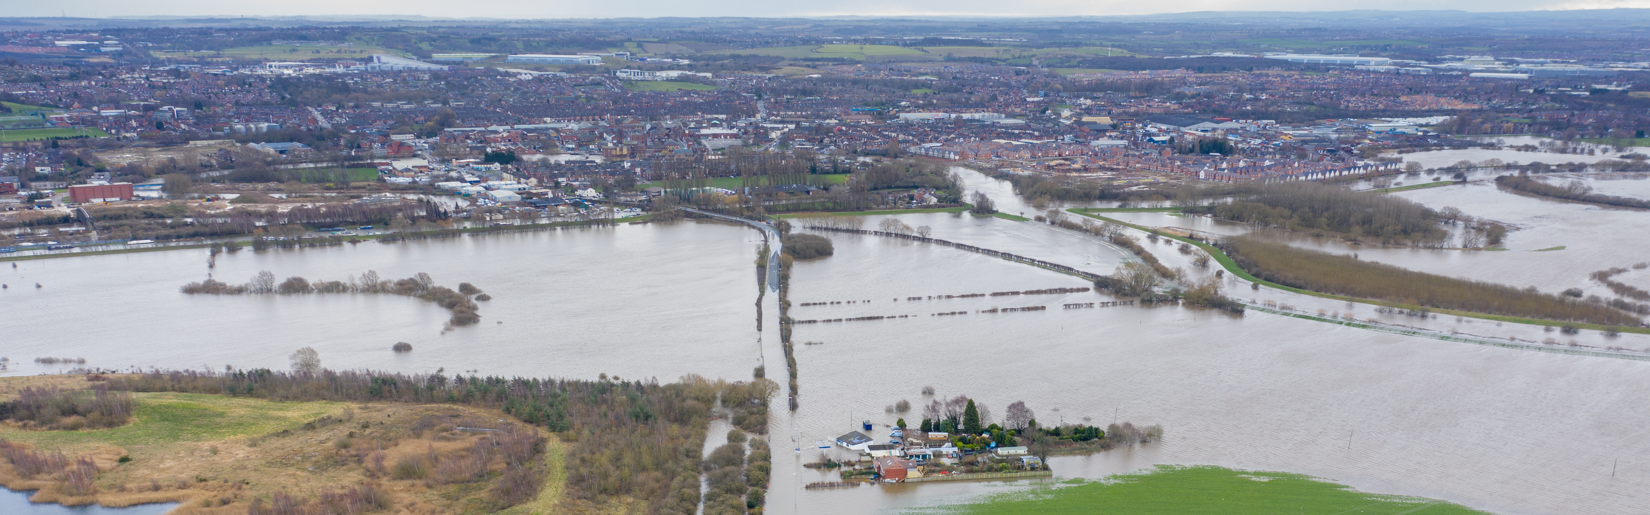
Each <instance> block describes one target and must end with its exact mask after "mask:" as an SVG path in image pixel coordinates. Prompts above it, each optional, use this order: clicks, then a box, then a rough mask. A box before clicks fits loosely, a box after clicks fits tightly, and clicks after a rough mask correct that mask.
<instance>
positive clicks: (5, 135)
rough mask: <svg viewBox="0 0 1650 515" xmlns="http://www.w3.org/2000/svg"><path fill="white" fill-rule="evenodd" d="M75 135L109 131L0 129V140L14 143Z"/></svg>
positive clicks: (103, 135) (100, 136) (101, 134)
mask: <svg viewBox="0 0 1650 515" xmlns="http://www.w3.org/2000/svg"><path fill="white" fill-rule="evenodd" d="M75 136H91V137H94V138H104V137H108V136H109V133H107V132H103V130H102V129H23V130H17V131H0V142H5V143H14V142H18V141H36V140H43V139H52V138H73V137H75Z"/></svg>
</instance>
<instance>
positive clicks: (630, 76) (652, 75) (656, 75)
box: [613, 69, 711, 81]
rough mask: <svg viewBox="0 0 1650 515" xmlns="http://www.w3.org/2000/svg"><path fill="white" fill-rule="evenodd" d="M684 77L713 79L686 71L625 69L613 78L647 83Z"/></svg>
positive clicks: (708, 75) (616, 73) (616, 72)
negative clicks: (645, 81)
mask: <svg viewBox="0 0 1650 515" xmlns="http://www.w3.org/2000/svg"><path fill="white" fill-rule="evenodd" d="M683 75H693V76H697V77H704V78H707V79H708V78H710V77H711V75H710V74H709V73H697V72H685V71H681V70H665V71H657V72H655V71H646V70H630V69H624V70H618V71H615V72H613V76H615V77H618V78H619V80H647V81H660V80H673V79H677V78H681V77H682V76H683Z"/></svg>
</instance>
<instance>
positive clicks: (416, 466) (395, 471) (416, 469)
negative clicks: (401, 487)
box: [390, 455, 430, 479]
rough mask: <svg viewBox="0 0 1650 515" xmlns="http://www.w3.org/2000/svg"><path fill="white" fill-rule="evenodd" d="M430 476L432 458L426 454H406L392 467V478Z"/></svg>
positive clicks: (422, 477)
mask: <svg viewBox="0 0 1650 515" xmlns="http://www.w3.org/2000/svg"><path fill="white" fill-rule="evenodd" d="M429 476H430V460H429V459H427V458H425V457H424V456H418V455H412V456H404V457H402V458H401V459H400V460H398V461H396V462H395V466H394V467H390V479H424V478H426V477H429Z"/></svg>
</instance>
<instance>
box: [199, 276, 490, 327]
mask: <svg viewBox="0 0 1650 515" xmlns="http://www.w3.org/2000/svg"><path fill="white" fill-rule="evenodd" d="M178 290H179V291H181V292H183V293H185V294H188V295H307V294H311V293H364V294H379V293H383V294H390V295H401V296H406V297H415V298H420V299H424V300H427V301H430V302H434V303H436V304H437V305H439V306H441V307H442V308H444V309H447V310H449V311H451V312H452V318H450V319H448V321H447V323H448V324H450V325H454V326H465V325H472V324H475V323H476V322H480V321H481V315H479V314H477V313H476V310H477V309H479V308H478V306H476V303H475V300H487V299H490V298H491V297H486V298H482V296H483V295H485V294H483V293H482V292H481V289H480V288H476V287H475V286H474V285H472V284H470V283H459V285H458V290H456V291H455V290H453V289H452V288H448V287H445V286H437V285H436V284H435V280H434V279H432V278H430V274H426V273H424V272H419V273H417V274H414V275H413V276H412V277H408V278H406V279H397V280H390V279H381V278H379V277H378V272H377V271H375V270H368V271H367V272H366V273H364V274H361V277H360V278H359V280H358V279H357V278H356V277H355V276H353V275H352V276H349V278H348V279H347V280H346V281H324V280H316V281H314V282H310V280H308V279H305V278H303V277H298V276H292V277H288V278H286V280H285V281H281V282H279V283H277V282H275V274H273V273H270V272H269V271H268V270H264V271H260V272H258V273H257V275H254V276H252V280H250V281H248V282H246V283H245V284H233V285H232V284H228V283H223V282H219V281H215V280H212V279H207V280H205V281H200V282H193V283H189V284H185V285H183V286H182V287H180V288H179V289H178ZM472 298H474V299H475V300H472Z"/></svg>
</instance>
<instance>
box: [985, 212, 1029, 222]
mask: <svg viewBox="0 0 1650 515" xmlns="http://www.w3.org/2000/svg"><path fill="white" fill-rule="evenodd" d="M991 216H994V217H997V218H1001V219H1004V220H1008V221H1012V222H1030V221H1031V219H1030V218H1026V217H1023V216H1018V215H1011V214H1008V213H1004V212H1002V211H998V212H995V213H991Z"/></svg>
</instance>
